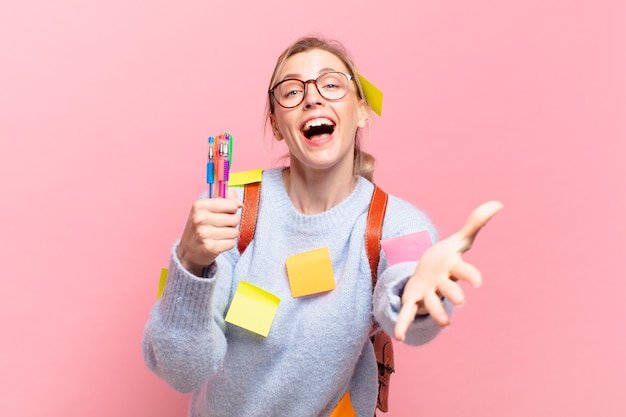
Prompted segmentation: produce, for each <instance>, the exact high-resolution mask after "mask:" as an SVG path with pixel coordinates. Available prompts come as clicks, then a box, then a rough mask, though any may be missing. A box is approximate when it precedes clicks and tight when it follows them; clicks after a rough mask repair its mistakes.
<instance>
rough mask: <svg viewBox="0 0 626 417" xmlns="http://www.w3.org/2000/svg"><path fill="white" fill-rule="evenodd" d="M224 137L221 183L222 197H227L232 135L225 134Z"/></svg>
mask: <svg viewBox="0 0 626 417" xmlns="http://www.w3.org/2000/svg"><path fill="white" fill-rule="evenodd" d="M224 136H225V137H224V139H222V141H221V142H220V154H221V156H222V158H221V159H222V167H221V169H222V176H221V178H222V181H221V182H220V185H221V187H222V188H221V191H220V194H221V197H223V198H226V196H227V190H228V174H229V171H230V164H229V162H228V148H229V142H230V137H229V135H228V134H227V135H224Z"/></svg>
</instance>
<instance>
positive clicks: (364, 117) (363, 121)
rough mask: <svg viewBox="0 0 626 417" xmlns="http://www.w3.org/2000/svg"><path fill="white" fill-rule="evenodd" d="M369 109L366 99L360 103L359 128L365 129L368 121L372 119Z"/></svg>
mask: <svg viewBox="0 0 626 417" xmlns="http://www.w3.org/2000/svg"><path fill="white" fill-rule="evenodd" d="M367 109H368V107H367V103H366V102H365V99H361V100H360V101H359V122H358V123H357V126H359V127H360V128H364V127H365V126H367V121H368V120H369V117H370V116H369V112H368V111H367Z"/></svg>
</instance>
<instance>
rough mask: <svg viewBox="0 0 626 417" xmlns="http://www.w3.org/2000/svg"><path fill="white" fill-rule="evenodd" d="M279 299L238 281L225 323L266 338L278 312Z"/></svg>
mask: <svg viewBox="0 0 626 417" xmlns="http://www.w3.org/2000/svg"><path fill="white" fill-rule="evenodd" d="M279 303H280V298H278V297H276V296H275V295H274V294H272V293H269V292H267V291H265V290H263V289H262V288H259V287H257V286H254V285H252V284H250V283H248V282H245V281H239V285H238V286H237V290H236V291H235V295H234V297H233V301H232V302H231V303H230V307H229V308H228V312H227V313H226V321H227V322H229V323H231V324H234V325H236V326H239V327H242V328H244V329H246V330H249V331H251V332H254V333H256V334H259V335H261V336H264V337H267V335H268V334H269V332H270V328H271V327H272V322H273V321H274V317H275V316H276V310H278V304H279Z"/></svg>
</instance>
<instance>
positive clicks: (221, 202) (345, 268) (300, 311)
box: [144, 38, 501, 417]
mask: <svg viewBox="0 0 626 417" xmlns="http://www.w3.org/2000/svg"><path fill="white" fill-rule="evenodd" d="M267 108H268V119H269V124H270V125H271V128H272V132H273V134H274V136H275V138H276V140H279V141H283V140H284V141H285V143H286V145H287V147H288V149H289V166H287V167H282V168H278V169H271V170H266V171H265V172H264V173H263V179H262V187H261V197H260V205H259V212H258V220H257V226H256V232H255V236H254V239H253V240H252V242H251V243H250V244H249V246H248V248H247V249H246V250H245V251H244V253H241V254H240V253H239V251H238V250H237V248H236V244H237V241H238V237H239V209H240V208H241V207H242V203H241V199H242V196H241V193H240V191H241V190H235V191H239V195H237V194H236V193H235V192H231V193H230V196H229V198H222V199H201V200H199V201H197V202H196V203H195V204H194V205H193V207H192V209H191V212H190V214H189V218H188V219H187V223H186V226H185V228H184V231H183V234H182V237H181V239H180V241H179V242H177V244H176V245H175V246H174V248H173V250H172V256H171V261H170V268H169V276H168V281H167V285H166V288H165V290H164V292H163V296H162V298H161V299H160V300H159V301H158V302H157V303H156V305H155V306H154V308H153V310H152V313H151V316H150V318H149V321H148V323H147V325H146V329H145V336H144V357H145V361H146V363H147V365H148V366H149V367H150V368H151V369H152V370H153V371H154V372H155V373H156V374H157V375H158V376H159V377H161V378H163V379H164V380H165V381H167V382H168V383H169V384H170V385H171V386H172V387H173V388H174V389H176V390H178V391H180V392H193V396H192V399H191V405H190V410H189V415H190V416H194V417H195V416H211V417H218V416H229V417H232V416H245V417H251V416H259V417H261V416H263V417H266V416H293V417H303V416H312V417H313V416H328V415H330V414H331V413H332V412H333V410H334V409H335V407H336V406H337V404H338V403H339V401H340V400H341V399H342V398H344V395H345V394H346V392H347V393H349V398H350V402H351V406H352V408H353V409H354V412H355V413H356V415H357V416H359V417H372V416H373V415H374V411H375V406H376V397H377V390H378V381H377V365H376V361H375V358H374V354H373V348H372V344H371V343H370V338H369V337H370V331H371V329H372V325H373V324H374V323H375V324H377V325H379V326H380V327H381V328H382V330H383V331H385V332H387V333H388V334H390V335H393V336H395V337H396V339H398V340H400V341H405V342H407V343H411V344H421V343H425V342H427V341H429V340H431V339H432V338H433V337H435V335H436V334H437V333H438V332H439V330H440V328H441V326H445V325H446V324H447V323H448V321H449V318H448V315H449V313H450V311H451V309H452V306H453V305H461V304H463V301H464V296H463V291H462V289H461V287H460V286H459V285H458V284H457V282H456V281H457V280H462V281H466V282H468V283H470V284H472V285H474V286H478V285H480V282H481V277H480V272H479V271H478V270H477V269H476V268H475V267H474V266H472V265H470V264H468V263H466V262H464V261H463V260H462V258H461V255H462V253H463V252H465V251H466V250H467V249H469V247H470V246H471V243H472V241H473V239H474V237H475V235H476V233H477V232H478V231H479V230H480V228H481V227H482V226H484V224H485V223H486V222H487V221H488V220H489V219H490V218H491V217H492V216H493V215H494V214H495V213H496V212H497V211H499V209H500V208H501V204H500V203H498V202H490V203H487V204H485V205H483V206H481V207H479V208H478V209H477V210H475V211H474V213H472V215H471V216H470V218H469V220H468V222H467V223H466V225H465V226H464V228H463V229H462V230H461V231H460V232H458V233H456V234H454V235H453V236H451V237H449V238H448V239H445V240H442V241H440V242H438V243H435V244H434V245H433V246H431V247H430V248H429V249H428V250H427V251H426V252H425V253H424V254H423V255H422V256H421V258H420V259H419V260H418V259H417V257H416V259H415V260H414V261H410V262H400V263H396V264H393V265H391V264H390V262H389V261H388V260H387V258H386V256H385V253H384V251H381V254H380V256H381V258H380V263H379V267H378V281H377V285H376V288H375V289H374V291H372V283H371V275H370V272H371V271H370V265H369V261H368V257H367V254H366V251H365V242H364V237H365V228H366V217H367V213H368V208H369V206H370V201H371V197H372V193H373V190H374V185H373V184H372V183H371V182H370V179H371V176H372V166H373V164H372V161H373V158H372V157H371V156H369V155H367V154H365V153H364V152H362V151H361V150H360V147H359V132H360V130H361V129H362V128H364V127H365V126H366V125H367V121H368V116H369V111H370V110H369V106H368V103H367V101H366V99H365V97H364V94H363V90H362V87H361V85H360V82H359V78H358V76H357V71H356V68H355V66H354V64H353V63H352V61H351V60H350V59H349V57H348V55H347V53H346V52H345V50H344V49H343V48H342V47H341V45H339V44H338V43H336V42H330V41H325V40H322V39H318V38H303V39H300V40H298V41H297V42H296V43H294V44H293V45H291V46H290V47H289V48H287V50H286V51H285V52H284V53H283V54H282V55H281V56H280V57H279V58H278V61H277V65H276V68H275V71H274V74H273V75H272V78H271V81H270V85H269V92H268V107H267ZM419 231H427V232H428V234H429V235H430V238H431V240H432V241H433V242H437V240H438V239H437V233H436V231H435V229H434V227H433V226H432V224H431V223H430V221H429V220H428V219H427V218H426V216H425V215H424V214H423V213H421V212H420V211H419V210H418V209H416V208H415V207H413V206H412V205H411V204H409V203H407V202H405V201H403V200H401V199H399V198H397V197H394V196H389V201H388V205H387V209H386V215H385V218H384V224H383V229H382V239H387V238H391V237H397V236H403V235H407V234H411V233H416V232H419ZM321 247H328V248H329V253H330V259H331V262H332V270H333V274H334V279H335V288H334V289H333V290H330V291H326V292H322V293H319V294H313V295H309V296H306V297H297V298H294V297H292V294H291V290H290V284H289V277H288V274H287V270H286V267H285V261H286V259H287V258H289V257H291V256H294V255H298V254H300V253H303V252H307V251H311V250H314V249H318V248H321ZM418 261H419V262H418ZM240 281H246V282H249V283H251V284H253V285H256V286H258V287H261V288H263V289H264V290H266V291H268V292H270V293H272V294H274V295H276V296H278V297H279V298H280V304H279V307H278V310H277V312H276V315H275V317H274V320H273V323H272V327H271V331H270V332H269V334H268V335H267V337H263V336H259V335H257V334H255V333H252V332H250V331H247V330H245V329H243V328H240V327H238V326H235V325H232V324H230V323H227V322H226V321H225V315H226V312H227V310H228V307H229V305H230V302H231V301H232V297H233V295H234V293H235V290H236V288H237V285H238V283H239V282H240Z"/></svg>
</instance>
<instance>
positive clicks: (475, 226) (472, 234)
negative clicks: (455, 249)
mask: <svg viewBox="0 0 626 417" xmlns="http://www.w3.org/2000/svg"><path fill="white" fill-rule="evenodd" d="M503 207H504V206H503V205H502V203H501V202H499V201H489V202H487V203H484V204H482V205H480V206H478V207H477V208H476V209H475V210H474V211H473V212H472V214H470V216H469V217H468V219H467V221H466V222H465V224H464V225H463V227H462V228H461V231H460V232H459V233H460V238H461V240H462V243H463V245H462V247H461V250H460V252H461V253H464V252H466V251H468V250H469V249H470V248H471V247H472V243H473V242H474V239H476V235H478V232H479V231H480V229H482V228H483V227H484V226H485V225H486V224H487V222H488V221H489V220H491V218H492V217H493V216H495V215H496V214H497V213H498V212H499V211H500V210H502V208H503Z"/></svg>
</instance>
